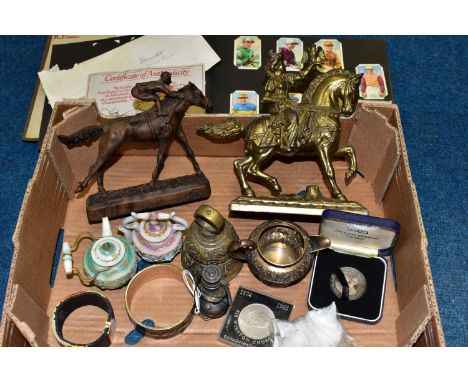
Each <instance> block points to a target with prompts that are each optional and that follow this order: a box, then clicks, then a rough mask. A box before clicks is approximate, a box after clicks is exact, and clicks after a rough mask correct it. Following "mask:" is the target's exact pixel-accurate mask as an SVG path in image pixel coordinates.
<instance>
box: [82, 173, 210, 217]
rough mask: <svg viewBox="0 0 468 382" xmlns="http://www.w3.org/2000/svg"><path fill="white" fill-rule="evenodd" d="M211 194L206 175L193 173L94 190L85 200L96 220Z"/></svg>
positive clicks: (89, 213)
mask: <svg viewBox="0 0 468 382" xmlns="http://www.w3.org/2000/svg"><path fill="white" fill-rule="evenodd" d="M210 195H211V188H210V183H209V181H208V179H207V178H205V177H204V176H203V175H197V174H193V175H186V176H181V177H178V178H171V179H165V180H160V181H159V182H157V183H156V184H155V185H151V184H149V183H147V184H140V185H139V186H134V187H127V188H122V189H119V190H112V191H106V192H100V193H97V194H93V195H91V196H89V198H88V199H87V200H86V212H87V215H88V221H89V223H98V222H100V221H101V219H102V218H103V217H105V216H107V217H108V218H109V219H113V218H119V217H123V216H128V215H130V214H131V213H132V212H143V211H151V210H158V209H161V208H165V207H171V206H175V205H179V204H186V203H192V202H196V201H199V200H204V199H208V198H209V197H210Z"/></svg>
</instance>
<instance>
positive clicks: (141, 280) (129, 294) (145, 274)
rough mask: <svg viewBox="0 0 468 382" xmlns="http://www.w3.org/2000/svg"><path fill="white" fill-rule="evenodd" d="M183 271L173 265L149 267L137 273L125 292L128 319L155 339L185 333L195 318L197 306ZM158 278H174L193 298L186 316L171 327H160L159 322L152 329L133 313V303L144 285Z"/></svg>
mask: <svg viewBox="0 0 468 382" xmlns="http://www.w3.org/2000/svg"><path fill="white" fill-rule="evenodd" d="M182 272H183V269H182V268H179V267H177V266H175V265H173V264H156V265H153V266H151V267H148V268H146V269H144V270H142V271H141V272H139V273H137V274H136V276H135V277H134V278H133V279H132V280H131V281H130V283H129V284H128V286H127V290H126V291H125V308H126V310H127V314H128V317H129V318H130V321H132V322H133V324H134V325H135V326H136V327H137V328H138V329H140V330H141V331H143V332H144V333H146V334H148V335H149V336H150V337H153V338H170V337H173V336H175V335H176V334H179V333H181V332H183V331H184V329H185V328H186V327H187V326H188V325H189V324H190V322H191V321H192V318H193V308H194V306H195V299H194V298H193V296H192V295H191V293H190V292H189V290H188V289H187V287H186V286H185V282H184V278H183V276H182ZM157 278H172V279H175V280H177V281H180V282H181V284H182V288H183V291H184V292H186V293H189V294H190V296H191V303H190V304H189V306H187V311H186V313H184V316H183V317H182V318H181V319H180V320H179V321H177V322H176V323H174V324H172V325H169V326H164V327H162V326H159V324H158V322H157V320H155V322H156V327H151V326H147V325H145V324H143V323H142V322H141V321H140V320H139V319H138V318H137V317H135V315H134V314H133V313H132V310H131V308H132V302H133V298H134V296H135V294H136V292H137V291H138V290H139V289H140V288H141V287H144V285H145V284H146V283H148V282H150V281H152V280H155V279H157Z"/></svg>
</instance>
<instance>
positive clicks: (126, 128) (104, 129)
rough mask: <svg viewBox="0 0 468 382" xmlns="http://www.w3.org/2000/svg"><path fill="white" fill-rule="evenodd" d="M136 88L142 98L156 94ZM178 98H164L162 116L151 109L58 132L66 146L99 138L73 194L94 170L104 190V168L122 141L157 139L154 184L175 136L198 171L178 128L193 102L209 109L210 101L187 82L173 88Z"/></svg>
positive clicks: (143, 88) (92, 174) (88, 179)
mask: <svg viewBox="0 0 468 382" xmlns="http://www.w3.org/2000/svg"><path fill="white" fill-rule="evenodd" d="M139 89H140V90H141V91H142V92H144V93H146V98H147V99H148V97H151V95H153V96H154V97H158V94H153V91H152V89H151V86H150V85H146V84H145V83H142V84H139ZM177 93H178V94H179V97H175V98H170V97H166V98H164V100H163V102H162V103H161V107H162V110H163V112H164V114H165V115H167V116H161V115H159V113H157V111H156V110H155V109H154V108H153V109H150V110H148V111H146V112H143V113H139V114H137V115H135V116H130V117H119V118H102V120H103V123H101V125H98V126H89V127H85V128H83V129H81V130H79V131H77V132H76V133H74V134H71V135H69V136H64V135H59V136H58V139H59V141H60V142H62V143H64V144H66V145H67V146H68V147H69V148H72V147H74V146H77V145H82V144H86V143H89V142H91V141H92V140H94V139H96V138H99V151H98V157H97V159H96V161H95V162H94V164H93V165H91V167H90V169H89V172H88V174H87V175H86V177H85V178H84V179H83V180H82V181H80V182H79V183H78V187H77V188H76V190H75V193H78V192H81V191H83V190H84V189H85V188H86V187H87V186H88V184H89V182H90V180H91V178H92V177H93V176H94V175H95V174H96V173H97V174H98V177H97V184H98V188H99V192H105V189H104V168H105V165H106V163H107V162H108V161H109V160H110V158H111V157H112V155H113V154H115V153H116V152H117V150H118V149H119V147H120V146H121V145H122V144H123V143H124V142H126V141H131V140H133V141H154V140H159V152H158V157H157V162H156V167H155V169H154V171H153V174H152V179H151V184H153V185H154V184H155V183H156V182H157V180H158V177H159V175H160V173H161V170H162V168H163V165H164V161H165V158H166V155H167V151H168V149H169V145H170V143H171V142H172V140H173V139H174V138H177V139H178V140H179V141H180V142H181V143H182V146H183V147H184V149H185V151H186V152H187V154H188V156H189V157H190V159H191V161H192V164H193V168H194V170H195V172H196V173H197V174H202V171H201V169H200V166H199V165H198V163H197V161H196V159H195V155H194V153H193V151H192V149H191V148H190V146H189V144H188V142H187V138H186V136H185V133H184V131H183V130H182V128H181V121H182V118H183V117H184V115H185V112H186V111H187V109H188V108H189V107H190V106H192V105H194V106H199V107H202V108H203V109H209V108H210V107H211V102H210V101H209V99H208V98H206V97H205V96H204V95H203V93H202V92H201V91H200V90H199V89H198V88H197V87H196V86H195V85H194V84H193V83H191V82H189V84H188V85H186V86H184V87H183V88H181V89H179V90H178V91H177Z"/></svg>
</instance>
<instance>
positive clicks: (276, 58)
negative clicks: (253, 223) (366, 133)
mask: <svg viewBox="0 0 468 382" xmlns="http://www.w3.org/2000/svg"><path fill="white" fill-rule="evenodd" d="M321 55H323V51H322V49H321V48H316V47H315V46H312V48H310V49H309V50H308V52H307V55H306V56H307V57H308V58H307V60H306V62H305V63H304V69H302V70H301V71H300V72H296V73H293V72H286V70H285V67H284V63H283V60H282V59H281V55H280V54H278V53H273V52H270V61H269V62H268V63H267V66H266V72H267V76H268V78H267V81H266V85H265V96H264V98H263V103H264V104H267V105H269V106H270V113H271V115H264V116H260V117H258V118H256V119H254V120H253V121H251V122H249V123H247V124H246V125H242V124H241V123H240V122H239V121H238V120H236V119H229V120H227V121H225V122H222V123H219V124H215V125H203V126H198V127H197V129H198V130H199V131H200V132H201V133H202V134H205V135H208V136H210V137H211V138H215V139H216V138H218V139H230V138H234V137H235V136H238V135H242V136H243V137H244V139H245V151H246V156H245V157H244V158H242V159H237V160H235V161H234V169H235V172H236V175H237V177H238V179H239V183H240V186H241V191H242V194H243V196H241V197H239V198H237V199H236V200H234V201H233V202H232V203H231V210H233V211H253V212H282V213H298V212H297V211H298V208H301V211H302V212H301V213H302V214H306V215H307V214H310V215H315V214H320V213H321V211H323V209H326V208H337V209H346V210H348V211H355V212H364V211H365V208H363V207H362V206H361V205H360V204H358V203H355V202H349V201H348V200H347V198H346V197H345V196H344V194H343V193H342V191H341V190H340V188H339V187H338V185H337V183H336V179H335V171H334V169H333V165H332V163H331V158H332V157H338V156H340V157H347V158H348V159H349V169H348V171H347V172H346V174H345V179H346V181H347V182H349V181H351V179H352V178H353V177H354V176H355V175H356V172H357V164H356V156H355V152H354V149H353V148H352V147H351V146H344V147H339V145H338V141H339V137H340V127H341V126H340V119H339V117H340V115H343V116H350V115H351V114H352V113H353V112H354V110H355V108H356V104H357V98H358V88H359V84H360V82H361V76H362V75H360V74H352V73H350V72H349V71H346V70H341V69H335V70H332V71H328V72H324V71H323V70H322V69H323V68H322V67H321V64H320V61H321V59H320V58H321ZM313 72H315V78H314V79H313V80H309V83H308V84H306V89H305V91H304V93H303V96H302V101H301V103H296V102H293V101H291V100H290V99H289V90H290V87H291V86H295V84H296V83H297V82H300V81H304V79H305V78H310V77H311V76H310V74H311V73H313ZM306 152H315V153H316V154H317V155H318V159H319V163H320V165H321V169H322V171H323V173H324V175H325V180H326V183H327V184H328V186H329V187H330V189H331V193H332V198H331V199H329V198H325V197H324V196H322V195H321V193H320V191H319V190H318V187H317V186H313V185H311V186H308V187H307V190H306V195H305V196H299V195H281V196H279V197H258V198H257V197H255V193H254V191H253V190H252V188H251V186H250V185H249V183H248V181H247V178H250V179H252V180H257V181H261V182H263V183H266V184H267V185H268V187H269V188H270V189H271V190H272V191H275V192H278V193H279V192H281V187H280V185H279V183H278V181H277V179H276V178H274V177H272V176H270V175H268V174H266V173H265V172H263V171H262V169H263V168H264V167H266V166H267V165H268V164H269V163H270V162H271V160H272V159H273V157H274V156H275V155H277V154H279V155H286V156H292V155H298V154H300V153H306ZM288 207H293V208H292V209H291V208H289V209H288ZM293 210H294V212H293Z"/></svg>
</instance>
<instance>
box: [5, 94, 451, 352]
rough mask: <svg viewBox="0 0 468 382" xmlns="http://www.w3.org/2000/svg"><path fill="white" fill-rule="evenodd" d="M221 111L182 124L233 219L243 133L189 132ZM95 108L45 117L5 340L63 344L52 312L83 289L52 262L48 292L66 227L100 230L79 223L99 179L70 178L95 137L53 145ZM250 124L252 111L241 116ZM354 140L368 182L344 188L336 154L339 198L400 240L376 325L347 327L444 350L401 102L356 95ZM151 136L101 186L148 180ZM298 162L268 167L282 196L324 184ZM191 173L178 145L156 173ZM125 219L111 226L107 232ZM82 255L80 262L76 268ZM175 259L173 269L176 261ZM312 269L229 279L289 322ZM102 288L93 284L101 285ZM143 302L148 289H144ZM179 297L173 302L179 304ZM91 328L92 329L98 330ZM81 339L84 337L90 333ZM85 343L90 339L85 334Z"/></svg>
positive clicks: (199, 330) (87, 319)
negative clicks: (215, 137) (281, 281)
mask: <svg viewBox="0 0 468 382" xmlns="http://www.w3.org/2000/svg"><path fill="white" fill-rule="evenodd" d="M227 117H228V116H226V115H204V116H188V117H186V118H185V119H184V121H183V127H184V130H185V132H186V134H187V137H188V140H189V142H190V144H191V146H192V148H193V149H194V151H195V153H196V155H197V158H198V161H199V163H200V165H201V167H202V169H203V171H204V172H205V174H206V176H207V177H208V178H209V180H210V182H211V189H212V196H211V198H210V199H209V200H207V201H205V202H206V203H208V204H210V205H212V206H213V207H215V208H216V209H218V210H219V211H220V212H221V213H222V214H224V216H228V205H229V202H230V201H231V200H232V199H233V198H235V197H237V196H238V195H239V194H240V188H239V184H238V181H237V178H236V177H235V175H234V172H233V165H232V162H233V160H234V159H235V158H239V157H241V156H242V155H243V151H244V148H243V145H244V142H243V140H237V141H235V142H231V143H219V144H218V143H213V142H210V141H209V140H207V139H206V138H204V137H202V136H199V135H197V134H196V130H195V127H194V126H196V125H199V124H202V123H209V122H216V121H219V120H222V119H225V118H227ZM96 118H97V111H96V107H95V105H94V104H93V103H92V102H91V101H86V100H79V101H67V102H62V103H60V104H58V105H57V106H56V107H55V109H54V112H53V114H52V117H51V121H50V126H49V129H48V132H47V135H46V138H45V143H44V145H43V147H42V151H41V154H40V157H39V161H38V163H37V167H36V170H35V173H34V176H33V178H32V180H31V181H30V183H29V185H28V188H27V191H26V195H25V198H24V201H23V205H22V209H21V213H20V215H19V219H18V223H17V227H16V231H15V234H14V236H13V241H14V245H15V252H14V256H13V261H12V266H11V274H10V280H9V284H8V289H7V294H6V299H5V306H4V310H3V317H2V325H1V328H0V329H1V330H0V343H1V344H2V345H3V346H25V345H32V346H46V345H50V346H58V343H57V341H56V340H55V338H54V336H53V333H52V330H51V325H50V316H51V313H52V311H53V309H54V307H55V305H56V304H57V303H58V302H59V301H60V300H61V299H62V298H63V297H65V296H67V295H68V294H71V293H73V292H75V291H77V290H84V289H86V287H84V286H83V285H81V283H80V281H79V280H78V278H76V277H75V278H72V279H67V278H66V277H65V274H64V271H63V267H62V264H61V263H60V264H59V267H58V270H57V274H56V278H55V284H54V286H53V288H51V287H50V285H49V283H50V277H51V271H52V267H53V261H54V252H55V249H56V243H57V234H58V232H59V230H60V229H61V228H63V229H64V240H67V241H70V240H72V239H73V238H74V237H75V235H76V234H78V233H79V232H81V231H85V230H89V231H91V232H95V233H99V232H100V225H99V224H94V225H89V224H88V222H87V218H86V210H85V202H86V197H87V196H88V195H89V194H91V193H94V192H96V191H97V186H96V183H95V181H93V182H92V185H91V187H90V188H89V189H87V191H85V195H84V196H83V195H80V196H78V197H76V196H75V195H74V194H73V190H74V188H75V186H76V183H77V181H78V180H79V179H81V178H82V177H83V176H84V175H85V173H86V172H87V170H88V168H89V166H90V165H91V164H92V162H93V161H94V159H95V157H96V154H97V142H94V143H93V144H92V145H90V146H88V147H87V146H83V147H79V148H75V149H73V150H68V149H67V148H66V147H65V146H63V145H62V144H60V143H59V142H58V140H57V138H56V135H57V134H69V133H72V132H74V131H76V130H78V129H80V128H82V127H85V126H88V125H92V124H95V123H96ZM239 118H243V119H245V121H248V120H250V119H251V118H252V117H247V116H246V117H239ZM347 142H349V143H350V144H351V145H352V146H354V148H355V150H356V152H357V160H358V168H359V171H360V173H361V174H363V176H364V177H360V176H358V177H356V178H355V179H354V180H353V181H352V183H351V184H350V185H349V186H345V184H344V173H345V170H346V167H347V164H346V162H344V161H342V160H334V166H335V170H336V178H337V181H338V184H339V186H340V187H342V189H343V190H344V193H345V194H346V195H347V196H348V197H349V199H351V200H356V201H358V202H360V203H362V204H363V205H365V206H366V207H367V208H368V209H369V213H370V214H371V215H374V216H380V217H386V218H390V219H393V220H396V221H398V222H399V223H400V224H401V233H400V238H399V241H398V244H397V245H396V247H395V250H394V254H393V261H394V266H395V272H396V281H397V285H398V290H397V291H396V290H395V286H394V282H393V281H392V280H393V277H392V274H391V270H392V267H390V266H389V267H388V272H389V273H388V277H387V287H386V293H385V306H384V311H383V318H382V320H381V321H380V322H379V323H378V324H376V325H365V324H361V323H356V322H348V321H344V325H345V327H346V328H347V330H348V331H349V333H350V334H351V335H352V336H353V337H354V338H355V340H356V342H357V344H359V345H362V346H397V345H401V346H405V345H427V346H443V345H444V336H443V331H442V327H441V323H440V317H439V312H438V307H437V303H436V298H435V292H434V285H433V282H432V277H431V272H430V268H429V260H428V256H427V239H426V235H425V233H424V227H423V222H422V219H421V213H420V209H419V203H418V200H417V194H416V190H415V187H414V184H413V182H412V179H411V173H410V169H409V166H408V158H407V154H406V148H405V143H404V138H403V131H402V127H401V123H400V117H399V112H398V108H397V106H395V105H393V104H389V103H370V102H360V103H359V105H358V109H357V112H356V113H355V115H354V116H353V117H351V118H348V119H343V120H342V135H341V143H342V144H344V143H347ZM156 150H157V144H156V143H141V144H135V143H131V144H128V145H127V146H126V147H125V148H124V149H123V150H122V153H123V154H124V155H122V156H120V157H118V158H116V161H115V163H114V164H113V165H112V167H110V168H109V170H107V171H106V174H105V178H104V182H105V183H104V184H105V186H106V187H107V188H108V189H116V188H120V187H123V186H130V185H136V184H141V183H143V182H147V181H149V179H150V176H151V173H152V171H153V169H154V166H155V163H156V153H157V151H156ZM309 159H310V160H308V159H301V160H297V161H291V160H284V161H282V160H277V161H275V162H273V164H272V165H271V166H270V167H269V168H268V170H267V171H268V173H270V174H271V175H274V176H276V177H278V180H279V182H280V183H281V185H282V186H283V192H285V193H295V192H298V191H299V190H301V189H303V188H305V186H306V185H307V184H311V183H317V184H319V186H320V188H321V190H323V191H325V190H326V187H325V185H324V182H323V177H322V174H321V172H320V169H319V167H318V164H317V162H316V161H315V160H314V159H312V158H309ZM191 172H192V167H191V163H190V161H189V159H188V158H187V157H186V156H185V153H184V152H183V150H182V147H181V146H180V145H179V144H178V143H173V145H172V146H171V148H170V152H169V158H168V159H167V161H166V164H165V168H164V170H163V172H162V175H161V178H162V179H163V178H169V177H174V176H179V175H185V174H189V173H191ZM254 189H255V190H256V191H257V192H258V193H259V194H262V193H263V194H267V193H268V191H267V190H266V189H265V188H263V187H262V186H258V185H254ZM201 203H202V202H197V203H192V204H189V205H183V206H178V207H175V208H171V209H169V210H173V211H175V212H176V213H177V214H178V215H180V216H182V217H183V218H185V219H187V220H188V221H192V220H193V217H192V215H193V212H194V211H195V209H196V208H197V207H198V206H199V205H200V204H201ZM259 219H261V217H258V216H257V217H256V216H251V217H249V218H241V217H239V216H235V217H234V216H233V217H230V218H229V220H230V221H231V222H232V224H233V225H234V227H235V228H236V230H237V232H238V234H239V236H240V237H241V238H247V237H248V236H249V233H250V232H251V231H252V229H253V228H255V227H256V226H257V225H258V224H260V223H261V222H262V221H263V220H259ZM120 222H121V219H116V220H114V221H112V222H111V224H112V226H113V230H114V232H115V231H116V227H117V225H118V224H119V223H120ZM297 222H298V223H299V224H300V225H302V226H303V227H304V228H305V229H306V230H307V231H308V232H309V233H310V234H315V233H317V232H318V225H319V218H318V217H317V218H315V217H304V218H301V220H299V221H297ZM81 248H83V250H82V251H80V252H77V255H76V258H75V264H76V265H78V264H81V263H82V262H81V258H80V253H82V252H84V247H80V249H81ZM174 263H175V264H177V265H180V256H177V257H176V259H175V260H174ZM309 283H310V274H308V275H307V276H306V277H305V278H304V279H303V280H302V281H301V282H300V283H298V284H296V285H293V286H291V287H288V288H272V287H268V286H266V285H264V284H263V283H261V282H260V281H259V280H257V279H256V278H255V277H254V275H253V274H252V273H251V272H250V270H249V268H248V267H247V265H244V267H243V269H242V271H241V272H240V274H239V275H238V276H237V277H236V278H235V279H234V280H233V281H232V282H231V285H230V288H231V292H232V294H233V295H235V293H236V291H237V289H238V287H239V285H243V286H245V287H247V288H250V289H253V290H258V291H261V292H262V293H265V294H268V295H271V296H275V297H277V298H279V299H282V300H285V301H290V302H292V303H294V304H295V309H294V310H293V313H292V316H291V318H292V319H295V318H297V317H298V316H299V315H303V314H305V313H306V312H307V309H308V308H307V293H308V287H309ZM96 290H97V289H96ZM124 293H125V288H122V289H120V290H115V291H105V292H104V294H105V295H106V296H107V297H108V298H109V299H110V300H111V302H112V305H113V307H114V311H115V314H116V321H117V330H116V333H115V335H114V337H113V345H117V346H119V345H125V342H124V338H125V336H126V335H127V334H128V333H129V332H130V331H131V330H132V329H133V325H132V324H131V322H130V320H129V319H128V317H127V313H126V311H125V306H124V298H123V296H124ZM147 297H148V296H147ZM176 304H177V301H174V306H172V307H168V311H167V313H168V314H170V313H171V312H170V309H174V310H176V309H177V306H176ZM100 320H102V317H100V316H99V315H98V314H95V311H94V310H92V309H91V310H89V309H87V308H84V309H80V310H78V311H77V312H76V313H75V314H74V315H73V317H71V318H70V319H69V320H68V321H67V323H66V324H65V328H64V331H65V333H66V335H67V336H69V338H70V339H72V340H86V338H87V337H89V336H91V338H92V336H93V333H90V332H89V328H90V323H91V324H92V323H96V325H97V327H98V328H99V323H100V322H101V321H100ZM223 322H224V319H223V318H221V319H217V320H212V321H204V320H202V319H201V318H200V317H195V318H194V320H193V322H192V323H191V325H190V326H189V327H188V328H187V329H186V330H185V332H183V333H182V334H180V335H178V336H176V337H174V338H172V339H167V340H155V339H152V338H144V339H143V340H142V341H141V342H140V343H139V346H224V344H222V343H221V342H219V341H218V340H217V337H218V334H219V331H220V329H221V327H222V325H223ZM94 335H95V334H94ZM85 336H86V338H85ZM88 339H89V338H88Z"/></svg>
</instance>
